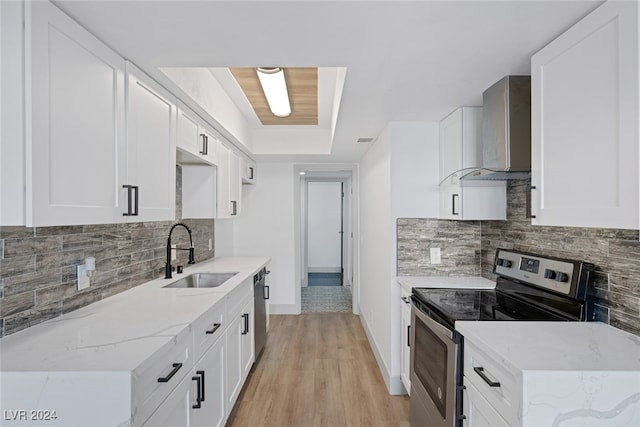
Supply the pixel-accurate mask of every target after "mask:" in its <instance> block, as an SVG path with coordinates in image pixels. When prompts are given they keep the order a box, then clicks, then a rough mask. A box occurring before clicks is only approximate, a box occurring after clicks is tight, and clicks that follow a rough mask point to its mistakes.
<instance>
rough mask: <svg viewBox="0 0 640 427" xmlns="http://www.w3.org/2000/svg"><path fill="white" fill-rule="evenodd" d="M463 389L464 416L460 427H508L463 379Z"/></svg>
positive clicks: (467, 381)
mask: <svg viewBox="0 0 640 427" xmlns="http://www.w3.org/2000/svg"><path fill="white" fill-rule="evenodd" d="M464 387H465V388H464V394H463V397H462V404H463V406H464V409H463V413H464V415H465V418H464V420H463V422H462V425H463V426H464V427H510V426H509V424H508V423H507V422H506V421H505V420H504V418H502V417H501V416H500V414H498V412H497V411H496V410H495V409H494V408H493V406H491V405H490V404H489V402H487V400H486V399H485V398H484V397H482V394H480V392H479V391H478V390H477V389H476V388H475V387H474V386H473V385H472V384H471V383H470V382H469V380H467V379H466V378H465V379H464Z"/></svg>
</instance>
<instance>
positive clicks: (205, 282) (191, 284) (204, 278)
mask: <svg viewBox="0 0 640 427" xmlns="http://www.w3.org/2000/svg"><path fill="white" fill-rule="evenodd" d="M236 274H238V272H237V271H233V272H230V273H194V274H191V275H189V276H185V277H183V278H182V279H180V280H176V281H175V282H173V283H169V284H168V285H167V286H163V288H215V287H217V286H220V285H222V284H224V282H226V281H227V280H229V279H231V278H232V277H233V276H235V275H236Z"/></svg>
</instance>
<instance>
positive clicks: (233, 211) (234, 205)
mask: <svg viewBox="0 0 640 427" xmlns="http://www.w3.org/2000/svg"><path fill="white" fill-rule="evenodd" d="M231 215H238V202H236V201H235V200H232V201H231Z"/></svg>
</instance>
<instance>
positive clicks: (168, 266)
mask: <svg viewBox="0 0 640 427" xmlns="http://www.w3.org/2000/svg"><path fill="white" fill-rule="evenodd" d="M179 225H181V226H182V227H184V228H186V229H187V232H188V233H189V247H188V248H172V247H171V233H173V229H174V228H176V227H177V226H179ZM172 249H173V250H177V251H189V264H195V263H196V260H195V256H194V252H193V238H192V237H191V229H189V227H187V225H186V224H184V223H182V222H177V223H175V224H173V225H172V226H171V229H170V230H169V237H167V261H166V262H165V267H164V278H165V279H171V250H172Z"/></svg>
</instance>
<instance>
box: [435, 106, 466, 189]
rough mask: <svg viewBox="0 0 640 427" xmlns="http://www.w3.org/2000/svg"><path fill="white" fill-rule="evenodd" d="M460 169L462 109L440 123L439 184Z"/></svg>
mask: <svg viewBox="0 0 640 427" xmlns="http://www.w3.org/2000/svg"><path fill="white" fill-rule="evenodd" d="M460 169H462V109H461V108H459V109H457V110H456V111H454V112H453V113H451V114H450V115H448V116H447V117H445V118H444V119H442V121H441V122H440V182H443V181H444V180H445V179H447V178H449V177H450V176H451V174H453V173H454V172H456V171H459V170H460Z"/></svg>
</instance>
